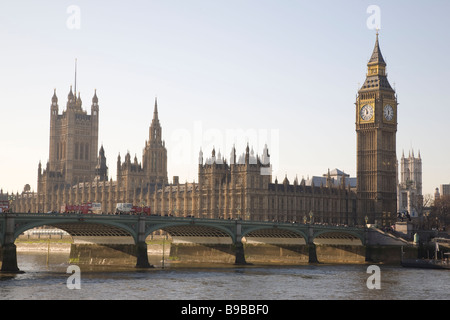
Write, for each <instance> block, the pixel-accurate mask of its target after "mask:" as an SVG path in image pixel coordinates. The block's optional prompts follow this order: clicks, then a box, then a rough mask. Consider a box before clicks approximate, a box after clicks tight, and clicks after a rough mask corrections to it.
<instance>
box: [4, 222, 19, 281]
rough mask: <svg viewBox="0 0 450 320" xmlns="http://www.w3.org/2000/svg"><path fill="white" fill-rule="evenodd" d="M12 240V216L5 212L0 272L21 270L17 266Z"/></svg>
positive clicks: (14, 246)
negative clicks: (0, 267)
mask: <svg viewBox="0 0 450 320" xmlns="http://www.w3.org/2000/svg"><path fill="white" fill-rule="evenodd" d="M14 240H15V239H14V216H13V215H11V214H6V215H5V238H4V241H3V246H2V249H3V250H2V251H3V252H2V269H1V271H2V272H14V273H17V272H21V271H20V270H19V268H18V266H17V250H16V245H15V244H14Z"/></svg>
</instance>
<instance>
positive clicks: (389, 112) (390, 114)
mask: <svg viewBox="0 0 450 320" xmlns="http://www.w3.org/2000/svg"><path fill="white" fill-rule="evenodd" d="M383 114H384V118H385V119H386V120H388V121H391V120H392V119H393V118H394V109H393V108H392V107H391V106H390V105H388V104H387V105H385V106H384V109H383Z"/></svg>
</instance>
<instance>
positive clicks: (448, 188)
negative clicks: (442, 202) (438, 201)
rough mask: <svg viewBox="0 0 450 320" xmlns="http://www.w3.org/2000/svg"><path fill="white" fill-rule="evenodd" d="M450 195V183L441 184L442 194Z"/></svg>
mask: <svg viewBox="0 0 450 320" xmlns="http://www.w3.org/2000/svg"><path fill="white" fill-rule="evenodd" d="M448 195H450V184H441V196H448Z"/></svg>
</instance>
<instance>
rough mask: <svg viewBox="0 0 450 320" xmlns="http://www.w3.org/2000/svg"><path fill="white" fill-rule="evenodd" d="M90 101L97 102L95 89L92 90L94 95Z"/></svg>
mask: <svg viewBox="0 0 450 320" xmlns="http://www.w3.org/2000/svg"><path fill="white" fill-rule="evenodd" d="M92 103H98V98H97V89H95V90H94V96H93V97H92Z"/></svg>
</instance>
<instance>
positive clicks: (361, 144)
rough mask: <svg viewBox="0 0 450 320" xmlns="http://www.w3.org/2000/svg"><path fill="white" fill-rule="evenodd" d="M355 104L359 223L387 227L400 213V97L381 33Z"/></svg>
mask: <svg viewBox="0 0 450 320" xmlns="http://www.w3.org/2000/svg"><path fill="white" fill-rule="evenodd" d="M355 105H356V139H357V142H356V144H357V147H356V148H357V156H356V157H357V159H356V167H357V169H356V175H357V196H358V220H359V221H358V222H359V223H364V222H365V220H367V222H368V223H376V224H379V225H387V224H390V223H391V221H392V220H391V219H392V218H393V217H395V214H396V211H397V189H396V181H397V173H396V161H397V155H396V132H397V97H396V94H395V91H394V90H393V89H392V87H391V86H390V84H389V82H388V79H387V75H386V63H385V61H384V59H383V56H382V55H381V51H380V46H379V43H378V32H377V36H376V42H375V48H374V49H373V53H372V56H371V58H370V60H369V62H368V64H367V76H366V81H365V82H364V85H363V86H362V87H361V88H360V90H359V91H358V97H357V99H356V103H355Z"/></svg>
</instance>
